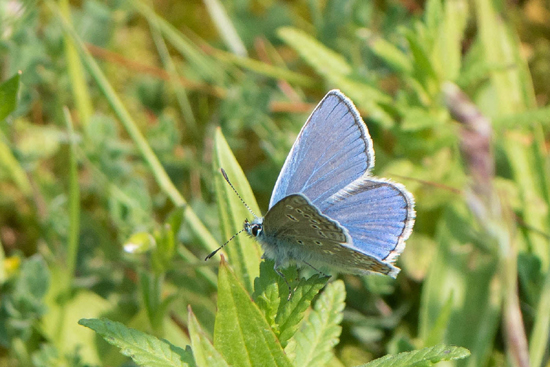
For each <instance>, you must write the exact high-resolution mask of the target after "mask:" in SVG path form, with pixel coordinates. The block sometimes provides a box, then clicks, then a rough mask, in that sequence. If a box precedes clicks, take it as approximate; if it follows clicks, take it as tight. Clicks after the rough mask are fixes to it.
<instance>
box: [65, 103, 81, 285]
mask: <svg viewBox="0 0 550 367" xmlns="http://www.w3.org/2000/svg"><path fill="white" fill-rule="evenodd" d="M63 114H64V116H65V123H66V124H67V131H68V133H69V237H68V242H67V259H66V266H67V273H68V275H69V279H67V286H68V287H71V286H72V282H73V278H74V272H75V269H76V256H77V254H78V245H79V235H80V187H79V186H78V167H77V153H76V139H75V132H74V128H73V120H72V119H71V114H70V112H69V110H68V109H67V108H66V107H65V108H63Z"/></svg>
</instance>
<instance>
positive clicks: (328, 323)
mask: <svg viewBox="0 0 550 367" xmlns="http://www.w3.org/2000/svg"><path fill="white" fill-rule="evenodd" d="M345 298H346V292H345V287H344V282H342V281H341V280H337V281H335V282H333V283H330V284H328V285H327V286H326V288H325V290H324V292H323V293H321V296H319V299H318V300H317V302H316V303H315V307H314V309H313V310H312V311H311V312H310V313H309V315H308V317H307V319H306V320H304V322H303V323H302V327H301V328H300V330H299V331H298V332H296V334H294V336H293V337H292V338H291V339H290V341H289V343H288V345H287V346H286V348H285V352H287V354H288V355H289V356H290V357H291V359H292V362H293V363H294V365H296V366H301V367H302V366H303V367H307V366H311V367H321V366H324V365H325V364H326V363H327V362H328V361H330V360H331V358H332V357H333V356H334V353H333V351H332V348H333V347H334V346H335V345H336V344H338V341H339V337H340V333H341V331H342V327H341V326H340V322H341V321H342V318H343V313H342V311H343V309H344V306H345V303H344V300H345Z"/></svg>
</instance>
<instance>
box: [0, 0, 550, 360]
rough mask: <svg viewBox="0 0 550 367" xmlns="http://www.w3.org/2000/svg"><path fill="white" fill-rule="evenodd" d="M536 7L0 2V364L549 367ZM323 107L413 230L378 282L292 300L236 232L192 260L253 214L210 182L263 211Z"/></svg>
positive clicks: (345, 279) (545, 30) (462, 2)
mask: <svg viewBox="0 0 550 367" xmlns="http://www.w3.org/2000/svg"><path fill="white" fill-rule="evenodd" d="M549 11H550V5H549V4H547V3H545V2H543V1H540V0H528V1H525V2H520V3H513V4H512V3H507V2H503V1H491V0H472V1H466V0H427V1H426V2H420V1H418V2H417V1H401V2H399V1H376V2H368V1H359V0H346V1H338V0H324V1H314V0H311V1H306V0H303V1H294V2H293V1H275V0H273V1H251V0H240V1H236V0H232V1H223V2H222V1H219V0H204V1H202V2H201V1H198V0H196V1H158V2H154V3H153V2H147V1H141V0H127V1H103V2H102V1H93V0H84V1H81V2H73V3H69V2H68V1H67V0H60V1H58V2H54V1H52V0H47V1H32V0H24V1H2V2H0V83H1V84H0V241H1V244H2V246H1V247H0V249H1V251H0V287H1V293H0V366H14V365H17V366H69V365H70V366H77V365H82V366H83V365H109V366H122V365H132V363H138V364H142V365H167V366H172V365H182V366H183V365H197V366H210V365H211V366H215V365H217V366H226V365H230V364H231V365H262V366H267V365H300V366H305V365H311V366H323V365H326V366H354V365H359V364H364V363H366V362H368V361H370V360H372V359H374V358H377V357H382V356H384V355H386V354H390V353H391V354H395V353H399V352H407V351H412V350H416V349H420V348H426V347H433V346H436V347H434V348H432V349H424V350H422V351H420V352H413V353H412V354H401V355H400V356H401V357H399V358H400V359H396V360H393V362H391V360H389V359H388V358H389V357H384V358H383V359H379V360H377V361H375V362H372V363H374V364H372V365H377V366H384V365H403V366H404V365H429V364H431V363H435V362H438V361H440V360H448V361H447V362H444V363H447V364H457V365H463V366H465V365H468V366H501V365H514V366H515V365H518V366H535V367H540V366H548V365H549V355H548V350H549V349H550V348H549V335H550V332H549V330H550V312H549V310H550V246H549V245H550V244H549V239H550V216H549V212H548V205H549V203H550V162H549V154H548V146H549V141H548V131H549V122H550V109H548V107H547V104H548V95H549V88H550V72H549V70H550V61H549V60H550V58H549V55H550V40H549V38H550V37H549V35H550V28H549V24H550V12H549ZM19 71H20V72H21V73H20V74H19ZM332 88H338V89H340V90H342V92H344V93H345V94H346V95H347V96H348V97H350V98H351V99H352V100H353V101H354V103H355V104H356V106H357V107H358V108H359V110H360V111H361V113H362V115H363V117H364V120H365V122H366V123H367V125H368V127H369V131H370V133H371V136H372V138H373V141H374V146H375V151H376V167H375V171H374V173H375V174H376V175H377V176H383V177H389V178H392V179H394V180H395V181H398V182H401V183H403V184H405V185H406V187H407V188H408V189H409V190H410V191H411V192H412V193H413V194H414V196H415V199H416V202H417V206H416V210H417V221H416V225H415V228H414V232H413V235H412V236H411V238H410V239H409V240H408V241H407V248H406V249H405V251H404V253H403V254H402V256H401V257H400V260H399V263H398V265H399V266H400V267H401V268H402V272H401V273H400V275H399V276H398V278H397V280H392V279H389V278H386V277H379V276H369V277H362V278H359V277H354V276H348V275H341V276H340V277H339V278H340V279H338V280H334V279H333V281H332V282H331V283H329V284H328V285H326V286H325V282H324V281H322V280H320V279H319V278H318V277H316V276H314V277H312V278H309V279H307V280H306V279H301V280H300V279H298V278H297V275H296V272H295V269H288V274H289V276H288V277H289V278H290V279H296V281H295V282H294V283H293V284H294V285H295V286H296V287H297V288H296V294H297V296H296V297H295V298H293V299H291V300H290V301H288V300H286V294H284V290H285V287H286V286H285V284H284V283H282V281H281V280H280V279H279V278H277V277H276V276H275V274H274V273H273V272H272V271H271V272H270V271H269V269H270V268H271V264H266V263H265V262H262V260H261V259H260V256H261V250H260V249H259V247H258V246H257V245H256V244H255V243H254V242H253V241H252V240H251V239H249V238H247V237H246V236H243V235H241V236H239V237H237V238H236V239H235V240H234V241H232V242H231V243H230V244H229V245H228V246H227V247H226V249H225V250H226V252H225V254H226V256H225V257H226V259H227V263H224V262H223V261H222V264H221V265H220V262H219V261H218V257H216V258H214V259H213V260H211V261H209V262H207V263H205V262H204V261H203V259H204V257H205V256H206V255H207V254H208V253H209V252H211V251H212V250H214V249H215V248H217V247H218V246H219V245H220V244H221V243H223V242H224V241H225V240H226V239H228V238H230V237H231V236H232V235H233V234H234V233H235V232H236V231H238V230H239V229H240V228H241V227H242V222H243V220H244V219H245V218H246V217H247V216H249V213H248V211H247V210H246V209H245V208H244V207H243V206H242V205H241V204H240V201H239V200H238V199H237V198H236V197H235V196H234V194H233V192H232V191H231V189H230V188H229V187H228V186H227V185H226V184H225V183H224V182H223V179H222V178H221V175H220V174H219V170H218V169H219V167H224V168H225V169H226V170H227V172H228V174H229V176H230V177H231V179H232V181H233V183H234V185H235V186H236V187H237V189H238V190H239V192H240V193H241V195H242V196H243V198H244V199H245V200H246V202H247V203H248V205H250V206H251V208H252V209H253V210H254V211H255V212H257V213H259V212H262V211H263V212H265V210H266V208H267V203H268V201H269V197H270V193H271V189H272V187H273V184H274V182H275V180H276V178H277V175H278V172H279V170H280V167H281V166H282V164H283V161H284V159H285V157H286V155H287V153H288V151H289V149H290V147H291V145H292V143H293V141H294V139H295V137H296V134H297V133H298V131H299V130H300V128H301V126H302V125H303V123H304V121H305V120H306V118H307V116H308V114H309V112H310V111H311V110H312V109H313V107H314V106H315V104H316V103H317V102H318V101H319V100H320V99H321V98H322V96H323V95H324V94H325V93H326V92H327V91H328V90H329V89H332ZM458 88H460V90H462V91H463V92H464V93H465V95H461V94H460V93H459V92H458ZM465 96H467V98H468V99H470V100H471V101H472V103H473V105H471V106H474V105H475V106H476V108H477V110H473V112H472V110H468V111H470V114H467V116H466V117H464V115H461V114H460V111H463V108H464V106H469V105H468V102H467V101H466V99H465V98H466V97H465ZM457 111H458V113H457ZM461 116H462V117H461ZM483 117H486V118H487V119H489V120H485V119H483ZM457 121H458V122H457ZM472 121H473V122H472ZM487 121H490V123H491V126H492V132H489V134H486V135H483V133H484V132H487V130H484V127H485V128H486V126H487V125H483V124H484V123H485V122H487ZM461 123H462V124H461ZM468 124H470V125H468ZM468 128H469V129H470V130H468ZM468 131H469V132H472V131H473V138H472V135H467V134H466V133H467V132H468ZM483 138H485V139H486V140H483ZM468 139H469V140H468ZM477 139H481V142H482V143H483V142H487V143H489V144H490V147H491V149H486V150H483V149H481V148H479V147H480V145H475V144H474V145H468V143H472V142H474V143H475V142H477V141H478V140H477ZM481 146H483V144H481ZM487 146H488V145H487ZM487 146H486V147H487ZM492 168H494V172H493V171H492ZM218 272H219V274H218ZM302 275H304V276H306V275H311V274H302ZM324 286H325V287H324ZM323 287H324V288H323ZM321 288H323V289H322V290H321ZM318 292H320V293H318ZM317 294H318V295H317ZM251 299H252V300H253V301H254V302H252V301H251ZM310 304H311V306H310ZM327 315H330V317H329V316H327ZM107 319H108V320H107ZM79 320H81V321H80V324H79V323H78V322H79ZM109 320H113V321H109ZM241 321H243V322H244V323H242V324H240V323H238V322H241ZM236 324H238V325H241V326H242V329H241V330H240V331H238V330H236V329H235V328H234V325H236ZM82 325H84V326H87V327H88V328H86V327H83V326H82ZM129 328H131V329H129ZM90 329H93V330H94V331H96V332H97V334H96V333H94V331H92V330H90ZM262 332H263V333H264V334H261V335H262V338H263V339H261V340H260V339H258V338H259V337H258V335H259V334H258V335H257V334H255V333H262ZM98 335H101V336H103V337H104V338H105V340H107V342H108V343H110V344H112V345H114V346H112V345H110V344H108V343H106V342H105V341H103V339H101V338H99V337H98ZM240 338H242V340H241V339H240ZM241 341H242V343H241ZM441 344H447V345H449V344H452V345H457V346H461V347H465V348H467V349H469V350H470V351H471V356H470V357H469V358H465V359H461V358H463V357H465V356H466V355H467V353H466V352H464V351H463V350H453V351H452V352H450V350H449V349H445V347H441V346H440V345H441ZM119 348H120V349H119ZM119 351H122V354H121V353H120V352H119ZM445 353H447V355H448V358H443V357H442V355H445ZM123 354H124V355H123ZM243 355H248V356H249V357H250V360H248V361H245V360H244V359H243ZM126 356H131V358H129V357H126ZM132 358H133V359H132ZM453 359H457V360H456V361H451V360H453ZM132 360H133V362H132ZM266 361H269V362H266ZM384 363H385V364H384ZM414 363H416V364H414ZM369 366H371V364H369Z"/></svg>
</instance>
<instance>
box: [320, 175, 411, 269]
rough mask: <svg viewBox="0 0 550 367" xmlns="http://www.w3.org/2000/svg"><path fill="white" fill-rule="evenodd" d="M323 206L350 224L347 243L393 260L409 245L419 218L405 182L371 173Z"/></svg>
mask: <svg viewBox="0 0 550 367" xmlns="http://www.w3.org/2000/svg"><path fill="white" fill-rule="evenodd" d="M320 210H321V211H322V212H323V213H324V214H325V215H326V216H328V217H330V218H331V219H333V220H336V221H338V222H339V223H341V224H342V225H343V226H344V227H345V228H346V230H347V231H348V234H349V236H350V237H351V239H352V241H351V242H352V243H351V244H346V246H350V247H352V248H353V249H355V250H357V251H359V252H361V253H363V254H365V255H368V256H371V257H374V258H376V259H378V260H380V261H382V262H384V263H390V264H393V263H394V262H395V260H397V257H398V256H399V254H401V252H402V251H403V249H404V248H405V241H406V240H407V238H408V237H409V235H410V234H411V232H412V227H413V224H414V220H415V211H414V199H413V197H412V195H411V194H410V193H409V192H408V191H407V190H406V189H405V188H404V187H403V186H402V185H400V184H396V183H393V182H390V181H387V180H383V179H379V178H376V177H368V176H364V177H362V178H360V179H358V180H357V181H355V182H353V183H352V184H350V185H348V186H347V187H345V188H344V189H342V190H340V191H339V192H338V193H336V194H335V195H333V196H332V197H330V198H329V199H328V200H327V201H326V202H325V203H323V205H322V207H321V208H320ZM396 269H397V268H396Z"/></svg>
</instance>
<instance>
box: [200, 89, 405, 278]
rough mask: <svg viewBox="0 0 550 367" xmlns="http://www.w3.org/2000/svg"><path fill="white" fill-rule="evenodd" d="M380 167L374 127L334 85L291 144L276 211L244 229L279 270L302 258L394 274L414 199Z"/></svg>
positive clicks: (344, 269)
mask: <svg viewBox="0 0 550 367" xmlns="http://www.w3.org/2000/svg"><path fill="white" fill-rule="evenodd" d="M373 167H374V149H373V143H372V140H371V138H370V135H369V132H368V130H367V126H366V125H365V123H364V122H363V120H362V119H361V116H360V115H359V112H358V111H357V109H356V108H355V106H354V104H353V102H351V101H350V100H349V99H348V98H347V97H346V96H345V95H344V94H343V93H341V92H340V91H339V90H331V91H330V92H328V93H327V95H326V96H325V97H324V98H323V100H321V102H320V103H319V104H318V105H317V107H316V108H315V109H314V110H313V112H312V113H311V115H310V116H309V118H308V120H307V121H306V123H305V125H304V126H303V127H302V130H301V131H300V134H299V135H298V137H297V139H296V141H295V143H294V145H293V146H292V149H291V150H290V153H289V154H288V156H287V158H286V161H285V163H284V165H283V168H282V169H281V172H280V174H279V177H278V179H277V181H276V183H275V188H274V189H273V193H272V196H271V200H270V203H269V210H268V211H267V213H266V214H265V216H264V217H263V218H260V217H255V218H254V219H253V220H252V221H248V220H245V222H244V231H246V232H247V233H248V234H249V235H251V236H253V237H255V238H256V239H257V240H258V242H259V243H260V245H261V247H262V249H263V250H264V255H263V258H266V259H271V260H274V262H275V270H276V271H277V273H279V274H280V275H282V273H281V272H280V270H279V269H280V268H284V267H286V266H288V265H289V264H291V263H295V264H297V265H308V266H310V267H312V268H313V269H315V270H318V269H327V270H329V271H334V272H338V273H350V274H359V275H364V274H367V273H382V274H386V275H389V276H391V277H393V278H395V277H396V276H397V274H398V273H399V271H400V269H399V268H398V267H396V266H395V265H394V264H395V261H396V260H397V258H398V256H399V255H400V254H401V252H402V251H403V250H404V248H405V241H406V240H407V239H408V237H409V235H410V234H411V232H412V228H413V225H414V221H415V211H414V199H413V196H412V195H411V194H410V193H409V192H408V191H407V190H406V189H405V187H404V186H403V185H401V184H398V183H394V182H391V181H389V180H386V179H383V178H377V177H374V176H372V175H371V174H370V171H371V170H372V168H373ZM224 177H226V179H227V176H226V175H225V172H224ZM227 180H228V179H227ZM228 182H229V180H228ZM214 253H215V252H214ZM214 253H212V254H210V255H209V256H208V258H209V257H211V256H213V254H214ZM318 271H319V272H320V270H318ZM283 278H284V276H283Z"/></svg>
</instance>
